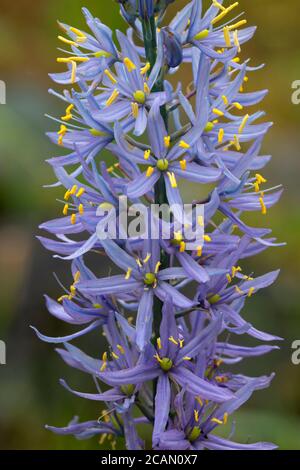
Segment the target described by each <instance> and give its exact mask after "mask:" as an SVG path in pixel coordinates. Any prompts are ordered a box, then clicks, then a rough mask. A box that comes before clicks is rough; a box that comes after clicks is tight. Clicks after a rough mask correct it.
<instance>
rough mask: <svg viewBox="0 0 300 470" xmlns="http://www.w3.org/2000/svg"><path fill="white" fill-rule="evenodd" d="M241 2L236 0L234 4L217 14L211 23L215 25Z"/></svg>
mask: <svg viewBox="0 0 300 470" xmlns="http://www.w3.org/2000/svg"><path fill="white" fill-rule="evenodd" d="M238 4H239V2H235V3H233V4H232V5H230V6H229V7H227V8H225V10H223V11H222V12H221V13H220V14H219V15H218V16H216V17H215V18H214V19H213V20H212V21H211V24H212V25H215V24H216V23H218V21H221V20H222V19H223V18H224V16H226V15H227V13H230V12H231V10H233V9H234V8H235V7H237V6H238Z"/></svg>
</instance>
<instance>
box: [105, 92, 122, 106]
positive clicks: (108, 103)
mask: <svg viewBox="0 0 300 470" xmlns="http://www.w3.org/2000/svg"><path fill="white" fill-rule="evenodd" d="M119 94H120V92H119V91H118V90H116V89H115V90H114V91H113V92H112V94H111V95H110V97H109V98H108V100H107V101H106V103H105V106H111V105H112V104H113V103H114V102H115V101H116V99H117V98H118V96H119Z"/></svg>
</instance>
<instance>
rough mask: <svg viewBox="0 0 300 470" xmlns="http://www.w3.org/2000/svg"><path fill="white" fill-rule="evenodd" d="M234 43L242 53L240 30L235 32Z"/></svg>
mask: <svg viewBox="0 0 300 470" xmlns="http://www.w3.org/2000/svg"><path fill="white" fill-rule="evenodd" d="M233 43H234V45H235V46H236V47H237V49H238V52H241V45H240V42H239V37H238V30H237V29H236V30H235V31H234V32H233Z"/></svg>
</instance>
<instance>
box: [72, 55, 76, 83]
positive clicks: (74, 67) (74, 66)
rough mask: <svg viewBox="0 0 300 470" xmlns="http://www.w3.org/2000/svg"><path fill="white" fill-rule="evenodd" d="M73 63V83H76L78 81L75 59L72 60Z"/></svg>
mask: <svg viewBox="0 0 300 470" xmlns="http://www.w3.org/2000/svg"><path fill="white" fill-rule="evenodd" d="M71 64H72V71H71V83H73V84H74V83H75V82H76V73H77V64H76V62H75V61H74V60H72V62H71Z"/></svg>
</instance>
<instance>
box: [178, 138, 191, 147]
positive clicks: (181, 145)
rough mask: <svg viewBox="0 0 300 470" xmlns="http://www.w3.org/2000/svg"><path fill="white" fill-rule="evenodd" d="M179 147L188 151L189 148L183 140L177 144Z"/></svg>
mask: <svg viewBox="0 0 300 470" xmlns="http://www.w3.org/2000/svg"><path fill="white" fill-rule="evenodd" d="M179 147H181V148H183V149H189V148H190V147H191V146H190V144H188V143H187V142H185V141H184V140H181V141H180V142H179Z"/></svg>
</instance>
